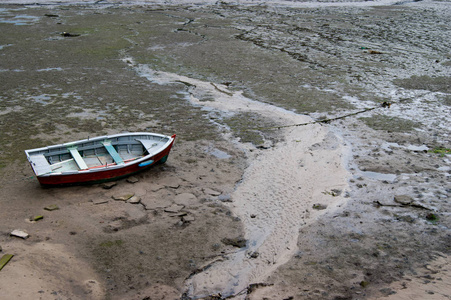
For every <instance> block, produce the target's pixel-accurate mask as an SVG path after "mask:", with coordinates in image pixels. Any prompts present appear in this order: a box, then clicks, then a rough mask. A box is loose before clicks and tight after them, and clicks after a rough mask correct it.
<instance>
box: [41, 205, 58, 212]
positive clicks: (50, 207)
mask: <svg viewBox="0 0 451 300" xmlns="http://www.w3.org/2000/svg"><path fill="white" fill-rule="evenodd" d="M44 209H45V210H48V211H53V210H58V209H60V208H59V207H58V205H56V204H52V205H49V206H46V207H44Z"/></svg>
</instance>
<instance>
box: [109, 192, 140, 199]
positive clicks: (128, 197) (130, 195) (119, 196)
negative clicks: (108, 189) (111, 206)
mask: <svg viewBox="0 0 451 300" xmlns="http://www.w3.org/2000/svg"><path fill="white" fill-rule="evenodd" d="M134 195H135V194H134V193H130V194H123V195H117V196H112V198H113V199H114V200H116V201H127V200H128V199H130V198H131V197H133V196H134Z"/></svg>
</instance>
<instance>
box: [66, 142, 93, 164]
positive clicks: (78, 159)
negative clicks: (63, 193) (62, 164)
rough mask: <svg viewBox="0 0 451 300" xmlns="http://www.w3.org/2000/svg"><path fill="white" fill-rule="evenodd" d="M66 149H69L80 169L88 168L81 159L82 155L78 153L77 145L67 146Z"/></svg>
mask: <svg viewBox="0 0 451 300" xmlns="http://www.w3.org/2000/svg"><path fill="white" fill-rule="evenodd" d="M67 150H69V152H70V154H71V155H72V157H73V158H74V160H75V162H76V163H77V165H78V167H79V168H80V170H85V169H87V168H88V166H87V165H86V163H85V161H84V160H83V157H81V155H80V153H79V152H78V150H77V146H73V147H69V148H67Z"/></svg>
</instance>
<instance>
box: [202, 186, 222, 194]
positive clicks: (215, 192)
mask: <svg viewBox="0 0 451 300" xmlns="http://www.w3.org/2000/svg"><path fill="white" fill-rule="evenodd" d="M203 191H204V193H205V194H207V195H210V196H219V195H221V192H218V191H215V190H213V189H210V188H204V189H203Z"/></svg>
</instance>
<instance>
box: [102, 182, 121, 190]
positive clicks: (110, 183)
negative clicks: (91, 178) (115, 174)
mask: <svg viewBox="0 0 451 300" xmlns="http://www.w3.org/2000/svg"><path fill="white" fill-rule="evenodd" d="M116 185H117V182H116V181H112V182H105V183H104V184H102V188H104V189H106V190H109V189H111V188H112V187H113V186H116Z"/></svg>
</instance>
